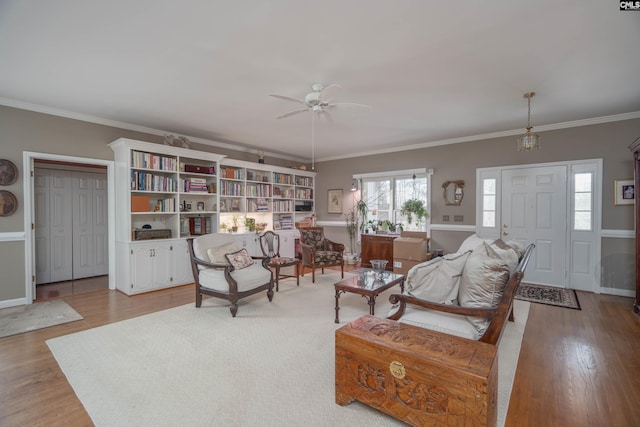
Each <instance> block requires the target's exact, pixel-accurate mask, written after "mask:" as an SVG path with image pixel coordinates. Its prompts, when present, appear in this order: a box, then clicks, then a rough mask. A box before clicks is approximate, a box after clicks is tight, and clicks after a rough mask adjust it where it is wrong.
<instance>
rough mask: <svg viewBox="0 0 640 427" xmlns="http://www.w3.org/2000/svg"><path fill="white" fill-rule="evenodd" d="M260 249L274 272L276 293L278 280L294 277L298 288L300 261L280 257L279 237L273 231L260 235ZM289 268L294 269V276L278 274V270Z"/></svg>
mask: <svg viewBox="0 0 640 427" xmlns="http://www.w3.org/2000/svg"><path fill="white" fill-rule="evenodd" d="M260 249H261V250H262V254H263V255H264V256H266V257H268V258H269V267H272V268H274V269H275V270H276V292H278V291H279V288H280V286H279V282H280V278H287V277H295V278H296V286H300V276H299V273H300V271H299V270H300V260H299V259H298V258H289V257H283V256H280V235H278V234H277V233H274V232H273V231H265V232H264V233H262V234H261V235H260ZM291 266H294V267H295V268H296V274H295V276H292V275H289V274H281V273H280V268H282V267H291Z"/></svg>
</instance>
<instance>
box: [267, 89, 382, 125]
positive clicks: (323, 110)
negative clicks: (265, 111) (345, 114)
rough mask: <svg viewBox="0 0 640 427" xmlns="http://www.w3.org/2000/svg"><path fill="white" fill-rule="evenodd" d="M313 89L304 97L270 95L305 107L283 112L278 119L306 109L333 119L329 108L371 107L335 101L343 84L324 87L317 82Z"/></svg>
mask: <svg viewBox="0 0 640 427" xmlns="http://www.w3.org/2000/svg"><path fill="white" fill-rule="evenodd" d="M311 89H312V90H313V92H310V93H308V94H307V95H306V96H305V97H304V99H297V98H292V97H290V96H283V95H269V96H273V97H274V98H278V99H283V100H285V101H292V102H295V103H297V104H301V105H304V107H303V108H300V109H298V110H293V111H290V112H288V113H285V114H282V115H281V116H278V117H276V118H277V119H283V118H285V117H289V116H293V115H295V114H299V113H304V112H306V111H312V112H314V113H318V115H320V116H322V117H324V118H326V119H328V120H331V116H330V115H329V110H332V109H343V108H344V109H347V108H349V109H367V110H368V109H370V108H371V107H369V106H368V105H363V104H355V103H352V102H333V101H334V99H336V98H337V97H338V95H339V94H340V91H341V90H342V86H340V85H337V84H331V85H329V86H327V87H324V85H322V84H321V83H316V84H314V85H311Z"/></svg>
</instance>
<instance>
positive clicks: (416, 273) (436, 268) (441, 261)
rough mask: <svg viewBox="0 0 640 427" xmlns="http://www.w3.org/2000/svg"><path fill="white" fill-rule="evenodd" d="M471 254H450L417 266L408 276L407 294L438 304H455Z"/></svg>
mask: <svg viewBox="0 0 640 427" xmlns="http://www.w3.org/2000/svg"><path fill="white" fill-rule="evenodd" d="M470 253H471V252H470V251H469V252H465V253H462V254H449V255H445V256H444V257H438V258H435V259H433V260H430V261H427V262H424V263H422V264H418V265H416V266H415V267H413V268H412V269H411V270H409V273H408V275H407V293H408V294H409V295H412V296H414V297H416V298H420V299H424V300H427V301H431V302H435V303H438V304H453V303H454V302H455V300H456V298H457V297H458V286H459V282H460V276H461V275H462V271H463V269H464V265H465V263H466V261H467V258H468V257H469V254H470Z"/></svg>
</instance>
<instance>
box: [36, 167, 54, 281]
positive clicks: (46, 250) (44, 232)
mask: <svg viewBox="0 0 640 427" xmlns="http://www.w3.org/2000/svg"><path fill="white" fill-rule="evenodd" d="M33 187H34V196H33V199H34V204H35V218H34V227H35V229H34V232H35V246H36V253H35V256H36V259H35V264H36V265H35V269H36V285H40V284H42V283H49V282H51V240H50V237H49V236H50V234H51V231H50V228H51V227H50V225H49V224H50V221H49V170H48V169H37V168H36V169H35V172H34V181H33Z"/></svg>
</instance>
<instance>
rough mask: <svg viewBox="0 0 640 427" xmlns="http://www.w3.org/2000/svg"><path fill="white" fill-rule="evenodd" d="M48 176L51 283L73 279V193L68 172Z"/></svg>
mask: <svg viewBox="0 0 640 427" xmlns="http://www.w3.org/2000/svg"><path fill="white" fill-rule="evenodd" d="M49 176H50V180H49V208H50V215H49V219H50V231H51V233H50V246H49V250H50V254H49V255H50V259H51V268H50V271H51V282H60V281H63V280H71V279H72V278H73V256H72V254H73V221H72V215H73V209H72V208H71V206H72V202H73V197H72V194H73V193H72V185H71V175H70V174H69V172H68V171H60V170H51V171H50V175H49Z"/></svg>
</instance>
